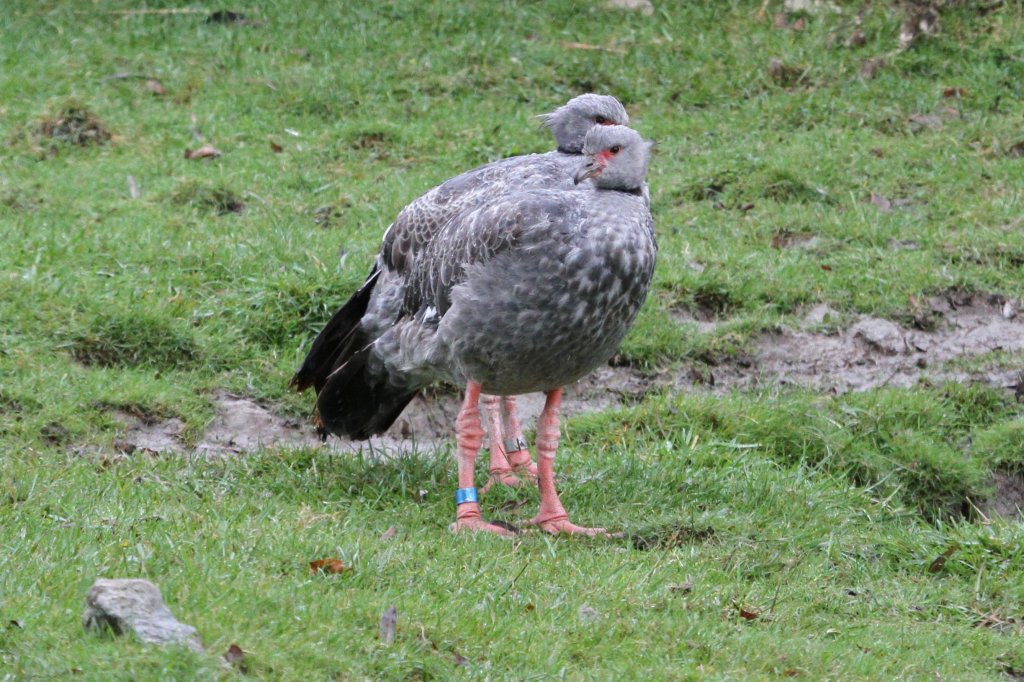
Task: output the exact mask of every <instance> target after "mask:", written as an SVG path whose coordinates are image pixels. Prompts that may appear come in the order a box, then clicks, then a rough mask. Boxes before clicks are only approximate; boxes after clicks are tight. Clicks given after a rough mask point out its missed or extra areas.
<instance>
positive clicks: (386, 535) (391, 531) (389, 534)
mask: <svg viewBox="0 0 1024 682" xmlns="http://www.w3.org/2000/svg"><path fill="white" fill-rule="evenodd" d="M396 535H398V529H397V528H395V527H394V526H391V527H390V528H388V529H387V530H386V531H384V532H383V533H381V535H380V541H381V542H385V541H387V540H390V539H391V538H393V537H395V536H396Z"/></svg>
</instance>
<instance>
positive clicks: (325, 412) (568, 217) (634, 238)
mask: <svg viewBox="0 0 1024 682" xmlns="http://www.w3.org/2000/svg"><path fill="white" fill-rule="evenodd" d="M650 148H651V143H650V142H648V141H646V140H643V139H642V138H641V137H640V135H639V134H638V133H637V132H636V131H634V130H631V129H630V128H627V127H625V126H608V127H594V128H592V129H591V130H590V131H589V132H588V133H587V136H586V140H585V143H584V148H583V159H581V160H579V161H577V168H576V169H575V170H574V171H573V172H570V173H569V176H570V177H571V178H572V180H573V181H574V182H576V183H581V182H584V181H587V180H589V181H590V182H592V183H593V186H594V190H593V191H575V192H572V191H569V192H567V191H563V190H557V189H530V190H523V191H519V192H509V193H506V194H504V195H502V196H500V197H498V198H496V199H495V200H494V201H492V202H490V203H487V204H484V205H479V206H474V207H471V208H467V209H465V210H463V211H462V212H460V213H457V214H455V215H454V216H452V218H451V219H450V220H449V221H448V222H447V223H446V224H445V225H444V226H443V227H442V228H441V230H440V231H439V232H438V233H437V234H436V235H435V237H434V239H432V240H431V241H430V243H429V244H427V245H426V246H425V248H424V249H423V251H422V252H421V253H419V254H417V257H416V259H415V264H414V267H413V268H412V271H411V272H408V273H407V278H406V280H405V283H404V286H403V287H402V292H403V298H402V302H401V311H400V313H399V315H398V320H397V322H396V323H394V324H392V325H391V326H390V327H389V328H388V329H387V330H386V331H384V332H383V333H382V334H381V335H380V336H379V337H378V338H376V339H375V340H374V341H372V342H371V343H369V344H366V345H364V346H362V347H360V348H359V349H356V350H354V352H352V353H351V354H350V355H349V357H348V358H347V360H346V361H345V362H344V364H342V365H340V366H339V367H338V369H337V370H335V371H334V372H333V373H332V374H331V375H330V376H329V377H328V379H327V381H326V383H325V384H324V386H323V387H322V389H321V390H320V393H319V398H318V401H317V409H318V412H319V415H320V419H321V420H322V423H323V426H324V428H325V429H327V430H328V431H329V432H331V433H336V434H343V435H348V436H352V437H357V438H362V437H367V436H369V435H371V434H373V433H377V432H380V431H382V430H383V429H384V428H387V426H388V425H389V424H390V423H391V421H392V420H393V418H394V416H393V415H395V414H397V412H400V411H401V409H402V408H403V407H404V406H405V405H406V404H407V403H408V402H409V400H410V399H411V398H412V396H414V395H415V394H416V393H417V392H418V391H419V390H421V389H422V388H424V387H426V386H428V385H430V384H431V383H433V382H435V381H447V382H451V383H455V384H458V385H465V386H466V394H465V400H464V402H463V406H462V409H461V411H460V413H459V416H458V419H457V421H456V436H457V443H458V454H459V491H458V493H457V495H456V499H457V502H458V503H459V504H458V512H457V520H456V523H455V526H454V528H455V529H463V528H466V529H473V530H483V531H490V532H494V533H500V534H508V533H509V532H510V531H509V529H508V528H506V527H504V526H502V525H498V524H493V523H488V522H486V521H484V520H483V519H482V518H481V516H480V510H479V505H478V503H477V499H476V491H475V487H474V475H473V464H474V462H475V459H476V456H477V452H478V450H479V448H480V446H481V444H482V438H483V430H482V428H481V423H480V414H479V408H478V403H479V398H480V394H481V392H484V393H488V394H493V395H502V396H507V395H515V394H521V393H528V392H533V391H544V392H545V393H546V394H547V400H546V403H545V406H544V410H543V412H542V413H541V415H540V419H539V422H538V427H537V455H538V486H539V488H540V511H539V513H538V514H537V516H536V517H534V518H533V519H532V520H531V521H530V523H531V524H533V525H538V526H540V527H541V528H543V529H544V530H546V531H548V532H552V533H559V532H567V533H586V534H590V535H593V534H597V533H603V532H604V530H603V529H600V528H585V527H581V526H576V525H575V524H573V523H571V522H570V521H569V518H568V515H567V514H566V512H565V509H564V508H563V507H562V504H561V502H560V501H559V498H558V494H557V492H556V491H555V486H554V464H553V462H554V455H555V450H556V448H557V444H558V437H559V427H558V413H559V407H560V403H561V398H562V387H563V386H564V385H566V384H569V383H572V382H574V381H576V380H577V379H579V378H581V377H582V376H584V375H585V374H587V373H588V372H590V371H592V370H593V369H594V368H596V367H598V366H599V365H601V364H602V363H604V362H606V361H607V360H608V358H609V357H611V355H612V354H613V353H614V352H615V351H616V349H617V348H618V346H619V344H620V343H621V342H622V340H623V338H624V337H625V335H626V332H627V331H628V330H629V328H630V326H631V325H632V323H633V321H634V319H635V317H636V314H637V312H638V311H639V309H640V306H641V304H642V303H643V301H644V299H645V298H646V296H647V291H648V288H649V286H650V281H651V277H652V275H653V272H654V263H655V255H656V243H655V237H654V223H653V219H652V217H651V214H650V210H649V208H648V204H647V201H646V200H645V197H644V187H645V184H644V181H645V177H646V174H647V167H648V163H649V160H650Z"/></svg>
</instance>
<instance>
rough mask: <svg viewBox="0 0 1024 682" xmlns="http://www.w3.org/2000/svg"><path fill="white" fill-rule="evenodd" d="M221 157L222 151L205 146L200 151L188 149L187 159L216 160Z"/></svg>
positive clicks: (209, 145) (186, 151)
mask: <svg viewBox="0 0 1024 682" xmlns="http://www.w3.org/2000/svg"><path fill="white" fill-rule="evenodd" d="M218 156H220V151H219V150H218V149H217V148H216V147H214V146H213V145H212V144H204V145H203V146H202V147H200V148H199V149H186V150H185V158H186V159H215V158H217V157H218Z"/></svg>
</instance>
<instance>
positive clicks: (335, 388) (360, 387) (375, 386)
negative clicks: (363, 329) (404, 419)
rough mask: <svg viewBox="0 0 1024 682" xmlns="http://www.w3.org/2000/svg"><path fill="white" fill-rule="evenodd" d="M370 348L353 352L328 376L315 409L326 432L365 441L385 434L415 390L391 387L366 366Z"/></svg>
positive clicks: (378, 374)
mask: <svg viewBox="0 0 1024 682" xmlns="http://www.w3.org/2000/svg"><path fill="white" fill-rule="evenodd" d="M371 351H372V348H369V347H366V348H361V349H359V350H358V351H356V352H355V353H354V354H352V355H351V357H349V358H348V361H347V362H345V364H343V365H342V366H341V367H339V368H338V369H337V370H335V371H334V373H333V374H331V375H330V377H328V379H327V382H326V384H325V385H324V386H323V388H322V389H321V390H320V393H319V397H318V398H317V401H316V409H317V413H318V415H319V421H320V424H321V426H322V428H323V429H324V430H325V431H327V432H328V433H333V434H335V435H338V436H347V437H349V438H354V439H356V440H366V439H367V438H369V437H370V436H374V435H376V434H379V433H383V432H384V431H387V430H388V428H389V427H390V426H391V425H392V424H393V423H394V422H395V420H396V419H398V415H400V414H401V413H402V410H404V409H405V406H406V405H408V404H409V401H411V400H412V399H413V398H414V397H416V394H417V393H419V389H418V388H412V389H410V388H407V387H401V386H395V385H394V384H392V383H390V382H389V381H388V376H387V373H386V372H384V371H381V372H374V371H373V370H372V368H370V367H369V366H368V363H367V361H368V359H369V357H370V353H371Z"/></svg>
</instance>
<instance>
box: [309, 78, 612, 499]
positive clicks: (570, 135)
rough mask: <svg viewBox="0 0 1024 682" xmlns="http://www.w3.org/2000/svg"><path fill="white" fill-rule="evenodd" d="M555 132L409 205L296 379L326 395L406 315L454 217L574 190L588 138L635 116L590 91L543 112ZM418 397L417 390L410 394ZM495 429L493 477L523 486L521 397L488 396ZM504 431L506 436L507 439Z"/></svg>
mask: <svg viewBox="0 0 1024 682" xmlns="http://www.w3.org/2000/svg"><path fill="white" fill-rule="evenodd" d="M539 118H540V119H541V120H542V121H543V123H544V125H545V126H547V127H548V128H549V129H550V130H551V132H552V134H553V135H554V138H555V142H556V144H557V149H556V150H555V151H551V152H547V153H545V154H529V155H525V156H516V157H512V158H508V159H503V160H500V161H496V162H494V163H490V164H487V165H485V166H481V167H479V168H476V169H474V170H471V171H467V172H466V173H463V174H461V175H458V176H456V177H454V178H452V179H450V180H448V181H447V182H445V183H443V184H441V185H439V186H438V187H435V188H433V189H432V190H430V191H428V192H427V193H426V194H424V195H422V196H420V197H419V198H418V199H416V200H415V201H413V202H412V203H410V204H409V205H408V206H406V207H405V208H404V209H403V210H402V211H401V213H399V215H398V217H397V218H396V219H395V221H394V222H393V223H392V224H391V226H390V227H389V228H388V230H387V232H386V233H385V234H384V240H383V244H382V246H381V250H380V253H379V254H378V256H377V259H376V262H375V264H374V266H373V269H372V270H371V272H370V275H369V277H368V278H367V280H366V282H365V283H364V285H363V286H362V287H361V288H360V289H359V290H358V291H357V292H356V293H355V294H354V295H353V296H352V298H351V299H350V300H349V301H348V302H347V303H346V304H345V305H344V306H343V307H342V308H341V309H340V310H338V311H337V312H336V313H335V315H334V316H333V317H332V318H331V320H330V321H329V322H328V323H327V325H326V326H325V327H324V329H323V330H322V331H321V332H320V334H319V335H318V336H317V338H316V340H314V342H313V346H312V348H311V349H310V351H309V354H308V355H307V357H306V359H305V361H304V362H303V364H302V367H301V368H300V369H299V370H298V372H296V374H295V376H294V377H293V378H292V381H291V384H292V385H293V386H295V387H296V388H297V389H298V390H299V391H303V390H305V389H306V388H309V387H310V386H312V387H314V388H315V389H316V391H317V393H319V392H320V391H321V390H323V387H324V385H325V384H326V383H327V379H328V377H329V376H330V374H331V372H333V371H335V370H336V369H338V368H339V367H340V366H341V365H343V364H344V363H345V362H347V361H348V359H349V358H350V357H351V356H352V355H353V354H354V353H355V352H356V351H358V350H359V349H361V348H362V347H364V346H365V345H366V344H368V343H371V342H372V341H373V340H375V339H377V338H378V337H379V336H381V335H382V334H384V333H385V332H386V331H387V330H388V329H390V328H391V327H392V326H393V325H394V324H395V323H396V322H397V321H398V319H399V317H400V315H401V314H402V305H403V302H404V299H405V295H406V294H405V289H406V285H407V282H408V280H409V279H410V277H411V276H412V273H413V272H414V270H415V266H416V261H417V258H418V257H419V255H420V254H421V253H423V252H424V251H425V250H426V248H427V247H428V245H429V244H430V243H431V242H432V241H433V239H434V237H435V236H436V235H437V234H438V232H439V231H440V230H441V228H442V227H443V226H444V225H445V224H446V223H447V222H448V221H449V220H450V219H451V218H452V216H454V215H456V214H458V213H460V212H462V211H465V210H466V209H468V208H470V207H474V206H477V205H480V204H485V203H487V202H490V201H493V200H495V198H496V197H497V196H500V195H501V194H505V193H508V192H511V191H520V190H523V189H531V188H537V189H540V188H561V189H563V190H567V191H568V190H571V189H573V188H574V185H573V182H572V175H573V173H574V172H575V170H576V168H577V167H578V166H579V163H580V159H581V158H582V157H581V152H582V150H583V142H584V138H585V136H586V134H587V131H589V130H590V129H591V128H592V127H594V126H595V125H625V124H627V123H629V115H628V114H627V113H626V110H625V108H624V107H623V106H622V104H621V103H620V102H619V101H618V100H617V99H615V98H614V97H609V96H606V95H596V94H585V95H580V96H578V97H575V98H573V99H571V100H569V102H567V103H566V104H565V105H564V106H562V107H559V108H558V109H556V110H555V111H553V112H551V113H549V114H543V115H541V116H540V117H539ZM410 398H411V396H410ZM484 403H485V405H486V406H487V408H488V412H489V416H490V428H491V439H490V440H491V465H490V469H491V475H492V480H494V481H498V482H501V483H505V484H509V485H516V484H518V483H519V479H518V477H517V476H516V475H515V471H519V472H522V473H526V474H527V475H530V476H531V477H533V476H535V475H536V466H535V465H534V464H533V462H532V460H531V458H530V454H529V450H528V449H527V446H526V440H525V439H524V438H523V435H522V429H521V427H520V425H519V420H518V417H517V415H516V408H515V396H506V397H504V398H502V399H500V400H499V399H498V398H496V397H494V396H485V397H484ZM404 407H405V404H404V403H403V404H400V405H399V404H396V405H393V406H391V408H392V409H391V410H390V412H385V411H381V412H379V413H377V414H375V415H374V420H373V421H372V422H370V423H367V424H366V428H365V429H364V430H363V431H361V432H359V433H356V434H354V435H355V437H357V438H365V437H367V436H368V435H369V434H370V433H378V432H382V431H384V430H386V429H387V428H388V427H389V426H390V425H391V423H392V422H394V420H395V419H396V418H397V417H398V415H399V413H400V412H401V411H402V409H403V408H404ZM502 432H504V435H505V436H507V437H504V438H503V437H502V435H503V434H502Z"/></svg>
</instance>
